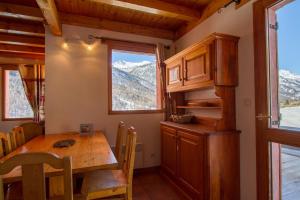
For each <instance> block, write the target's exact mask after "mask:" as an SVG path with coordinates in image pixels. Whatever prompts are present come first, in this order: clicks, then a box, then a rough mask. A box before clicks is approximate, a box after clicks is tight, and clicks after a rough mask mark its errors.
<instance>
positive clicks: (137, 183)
mask: <svg viewBox="0 0 300 200" xmlns="http://www.w3.org/2000/svg"><path fill="white" fill-rule="evenodd" d="M133 200H186V199H185V198H183V197H182V195H180V194H179V193H177V192H176V190H175V188H174V187H172V186H171V185H170V183H169V182H168V181H166V180H165V179H164V178H162V177H161V176H160V175H159V173H158V172H145V173H139V174H136V175H135V176H134V178H133Z"/></svg>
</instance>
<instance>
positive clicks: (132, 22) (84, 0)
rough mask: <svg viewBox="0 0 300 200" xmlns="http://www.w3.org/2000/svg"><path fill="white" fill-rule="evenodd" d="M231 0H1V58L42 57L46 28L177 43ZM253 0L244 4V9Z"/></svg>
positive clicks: (55, 32)
mask: <svg viewBox="0 0 300 200" xmlns="http://www.w3.org/2000/svg"><path fill="white" fill-rule="evenodd" d="M230 1H231V0H0V54H1V55H4V54H5V55H10V54H11V55H12V56H18V55H19V56H21V57H22V56H24V57H28V56H32V57H34V58H36V57H39V58H42V57H43V56H44V51H45V50H44V40H45V39H44V37H45V34H44V24H48V25H49V27H50V30H51V31H52V33H53V34H54V35H58V36H60V35H61V34H62V30H61V24H71V25H80V26H85V27H90V28H99V29H107V30H112V31H118V32H124V33H134V34H139V35H145V36H153V37H158V38H164V39H170V40H175V39H178V38H179V37H181V36H182V35H183V34H185V33H186V32H188V31H189V30H191V29H192V28H193V27H195V26H196V25H197V24H199V23H201V22H202V21H203V20H204V19H206V18H207V17H209V16H210V15H212V14H213V13H215V12H216V11H217V10H219V9H220V8H221V7H223V6H224V5H225V4H226V3H228V2H230ZM248 1H249V0H242V3H241V4H244V3H246V2H248Z"/></svg>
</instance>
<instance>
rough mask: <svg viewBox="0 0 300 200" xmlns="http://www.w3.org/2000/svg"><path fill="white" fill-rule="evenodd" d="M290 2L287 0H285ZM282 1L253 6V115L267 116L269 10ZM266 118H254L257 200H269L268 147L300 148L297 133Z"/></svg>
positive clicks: (263, 1)
mask: <svg viewBox="0 0 300 200" xmlns="http://www.w3.org/2000/svg"><path fill="white" fill-rule="evenodd" d="M287 1H289V0H287ZM280 2H282V0H258V1H256V2H255V3H254V6H253V29H254V49H255V51H254V65H255V66H254V69H255V115H256V116H257V115H259V114H263V115H268V113H269V97H268V90H269V84H268V81H269V77H268V74H269V62H268V60H269V55H268V52H269V50H268V32H267V30H268V28H267V24H268V15H267V11H268V8H270V7H272V6H275V5H276V4H278V3H279V4H281V3H280ZM268 120H269V119H268V118H265V119H262V120H259V119H256V161H257V162H256V170H257V199H258V200H265V199H269V194H271V191H269V185H270V180H269V144H270V142H276V143H279V144H287V145H293V146H300V135H299V131H292V130H283V129H274V128H269V125H268Z"/></svg>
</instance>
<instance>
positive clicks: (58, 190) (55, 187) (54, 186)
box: [49, 176, 64, 197]
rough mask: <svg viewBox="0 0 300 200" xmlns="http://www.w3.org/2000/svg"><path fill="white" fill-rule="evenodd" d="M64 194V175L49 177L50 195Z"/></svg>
mask: <svg viewBox="0 0 300 200" xmlns="http://www.w3.org/2000/svg"><path fill="white" fill-rule="evenodd" d="M62 195H64V177H63V176H53V177H49V196H50V197H55V196H62Z"/></svg>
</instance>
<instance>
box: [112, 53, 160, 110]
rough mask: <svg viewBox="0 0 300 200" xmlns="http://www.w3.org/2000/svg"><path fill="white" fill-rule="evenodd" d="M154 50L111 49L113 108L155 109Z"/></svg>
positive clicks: (157, 104)
mask: <svg viewBox="0 0 300 200" xmlns="http://www.w3.org/2000/svg"><path fill="white" fill-rule="evenodd" d="M157 78H158V77H157V67H156V56H155V54H146V53H140V52H130V51H121V50H116V49H113V50H112V83H111V84H112V111H131V110H157V109H159V103H158V102H159V98H158V92H159V91H158V89H157Z"/></svg>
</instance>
